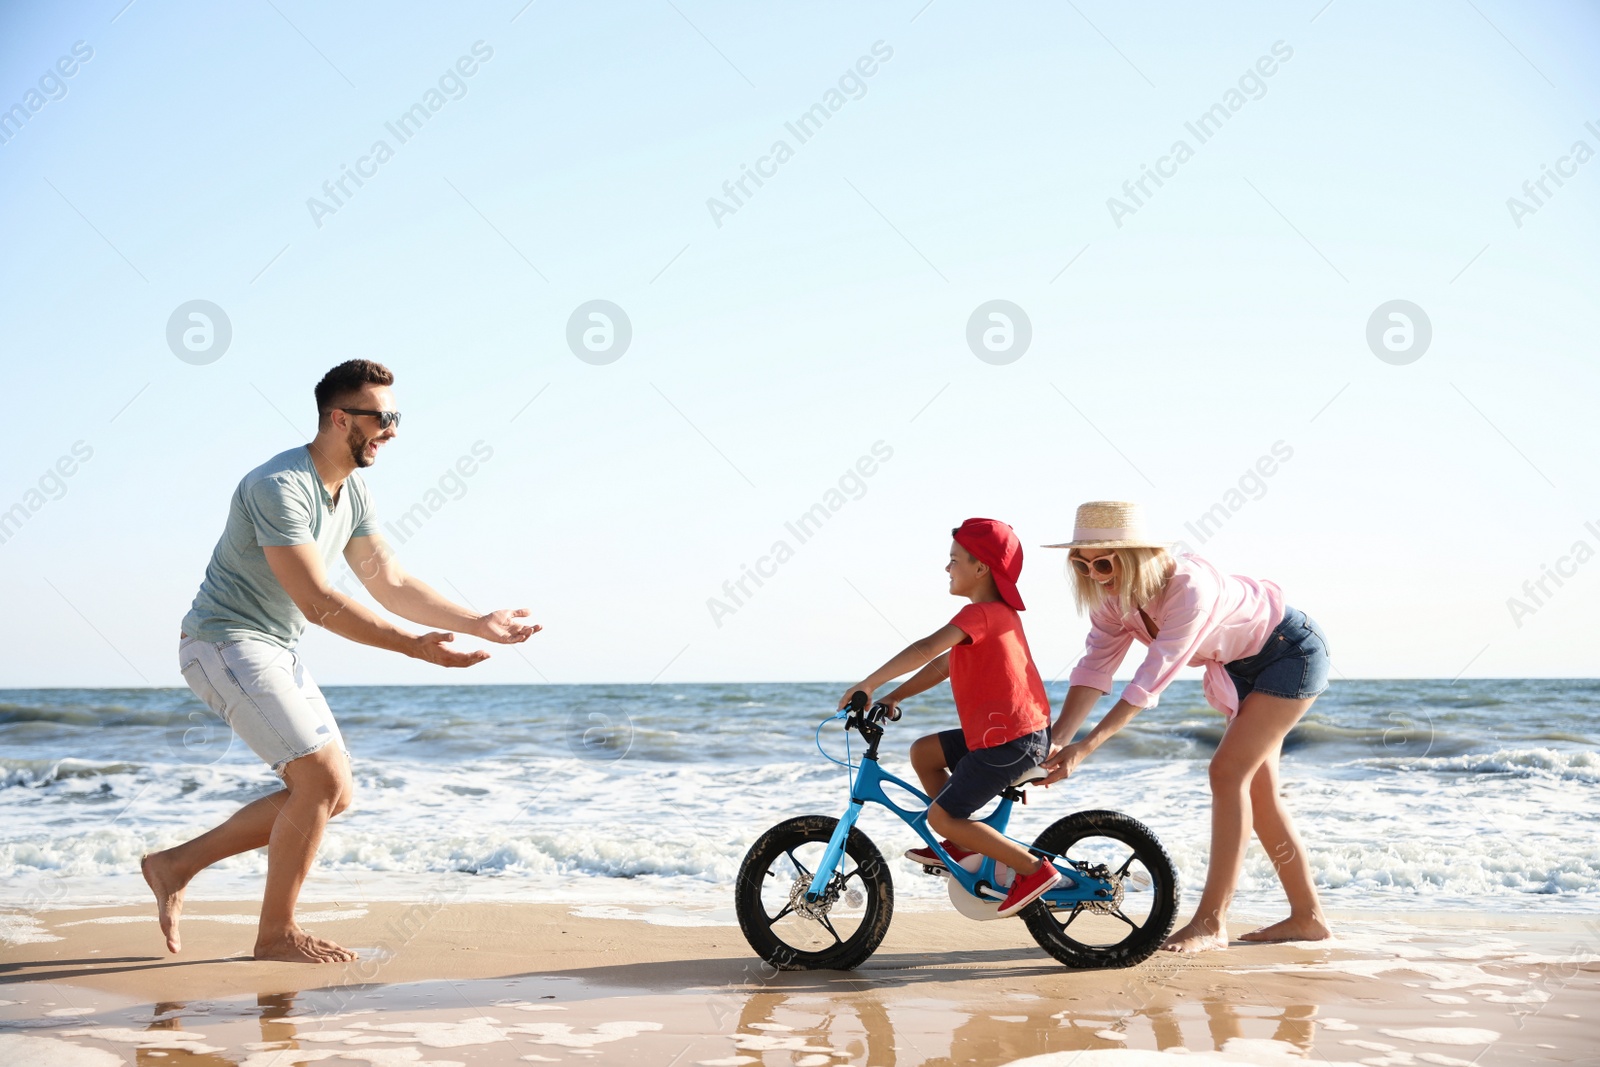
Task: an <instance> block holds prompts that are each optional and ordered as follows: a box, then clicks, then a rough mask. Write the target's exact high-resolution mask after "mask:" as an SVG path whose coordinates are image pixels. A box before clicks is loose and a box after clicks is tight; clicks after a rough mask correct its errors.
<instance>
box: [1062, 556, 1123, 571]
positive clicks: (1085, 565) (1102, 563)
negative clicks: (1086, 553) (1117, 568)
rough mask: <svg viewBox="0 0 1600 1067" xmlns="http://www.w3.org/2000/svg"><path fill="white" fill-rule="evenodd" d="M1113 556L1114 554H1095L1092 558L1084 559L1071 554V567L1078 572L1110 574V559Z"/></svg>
mask: <svg viewBox="0 0 1600 1067" xmlns="http://www.w3.org/2000/svg"><path fill="white" fill-rule="evenodd" d="M1114 558H1115V557H1114V556H1097V557H1095V558H1094V559H1084V558H1083V557H1082V556H1073V557H1072V569H1073V570H1075V571H1077V572H1078V573H1079V574H1088V573H1089V572H1090V571H1093V572H1094V573H1095V574H1102V575H1104V574H1110V573H1111V570H1112V562H1111V561H1112V560H1113V559H1114Z"/></svg>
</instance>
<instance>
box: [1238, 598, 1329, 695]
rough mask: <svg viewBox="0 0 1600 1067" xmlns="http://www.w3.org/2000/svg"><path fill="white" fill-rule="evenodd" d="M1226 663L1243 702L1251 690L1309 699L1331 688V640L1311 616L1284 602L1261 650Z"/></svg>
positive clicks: (1252, 691)
mask: <svg viewBox="0 0 1600 1067" xmlns="http://www.w3.org/2000/svg"><path fill="white" fill-rule="evenodd" d="M1224 666H1225V667H1226V668H1227V670H1228V676H1229V677H1231V678H1232V679H1233V684H1234V686H1235V687H1236V688H1237V689H1238V690H1239V700H1240V702H1241V703H1242V702H1243V701H1244V698H1245V697H1247V696H1249V695H1250V694H1251V693H1265V694H1266V695H1267V696H1273V697H1283V698H1285V699H1287V700H1307V699H1309V698H1311V697H1314V696H1316V695H1317V694H1318V693H1321V692H1322V691H1323V690H1324V689H1326V688H1328V668H1329V667H1330V666H1331V661H1330V660H1329V658H1328V639H1327V637H1326V636H1325V635H1324V634H1323V632H1322V627H1320V626H1318V625H1317V624H1316V622H1315V620H1313V619H1312V618H1311V617H1310V616H1309V615H1307V614H1306V613H1305V612H1303V611H1298V610H1296V609H1295V608H1291V607H1289V606H1288V605H1287V604H1285V605H1284V607H1283V621H1282V622H1280V623H1279V624H1278V627H1277V629H1275V630H1273V631H1272V633H1271V634H1269V635H1268V636H1267V641H1266V644H1264V645H1262V646H1261V651H1260V652H1257V653H1256V654H1255V655H1253V656H1246V657H1245V658H1244V659H1236V660H1234V661H1233V662H1232V663H1227V664H1224Z"/></svg>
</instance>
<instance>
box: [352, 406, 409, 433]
mask: <svg viewBox="0 0 1600 1067" xmlns="http://www.w3.org/2000/svg"><path fill="white" fill-rule="evenodd" d="M339 410H340V411H342V412H344V413H345V414H346V415H371V416H372V417H373V418H375V419H377V420H378V429H380V430H387V429H388V428H389V427H391V426H399V425H400V413H399V412H398V411H369V410H368V409H366V408H340V409H339Z"/></svg>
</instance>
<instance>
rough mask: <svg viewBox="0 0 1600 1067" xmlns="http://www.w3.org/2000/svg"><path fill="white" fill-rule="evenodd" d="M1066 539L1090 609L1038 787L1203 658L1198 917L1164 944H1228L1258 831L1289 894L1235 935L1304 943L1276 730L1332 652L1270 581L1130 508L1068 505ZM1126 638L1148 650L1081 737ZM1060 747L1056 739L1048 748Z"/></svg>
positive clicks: (1309, 913)
mask: <svg viewBox="0 0 1600 1067" xmlns="http://www.w3.org/2000/svg"><path fill="white" fill-rule="evenodd" d="M1045 547H1046V548H1065V549H1069V550H1070V552H1069V559H1070V561H1071V564H1072V569H1073V578H1074V580H1075V586H1074V592H1075V593H1076V597H1077V602H1078V610H1079V611H1084V610H1088V612H1089V623H1090V630H1089V638H1088V648H1087V651H1086V652H1085V654H1084V657H1083V659H1082V660H1080V661H1079V663H1078V666H1077V669H1075V670H1074V671H1073V672H1072V678H1071V681H1072V687H1071V688H1070V689H1069V690H1068V691H1067V698H1066V700H1065V701H1063V702H1062V705H1061V717H1060V718H1058V719H1057V720H1056V723H1055V725H1054V727H1052V728H1051V731H1050V741H1051V754H1050V757H1049V759H1047V760H1046V761H1045V764H1044V766H1045V769H1046V770H1048V771H1049V772H1050V776H1049V777H1048V778H1047V779H1045V781H1046V783H1047V784H1048V783H1050V782H1056V781H1060V780H1061V779H1063V778H1065V777H1067V776H1068V775H1070V774H1071V773H1072V772H1073V770H1074V769H1075V768H1076V767H1077V766H1078V764H1080V763H1082V762H1083V761H1084V759H1086V758H1087V757H1088V755H1089V754H1090V753H1091V752H1093V751H1094V750H1095V749H1097V748H1099V747H1100V746H1101V745H1103V744H1105V742H1106V740H1107V739H1108V738H1110V737H1111V735H1112V734H1114V733H1116V732H1117V731H1118V730H1120V729H1122V728H1123V727H1124V726H1126V725H1127V724H1128V722H1129V721H1130V720H1132V718H1133V717H1134V716H1135V715H1137V714H1138V713H1139V711H1140V709H1142V708H1148V707H1154V706H1155V703H1156V700H1157V699H1158V697H1159V696H1160V694H1161V691H1162V690H1163V689H1165V688H1166V687H1167V686H1168V685H1169V684H1170V683H1171V682H1172V680H1173V678H1175V677H1176V676H1177V673H1178V670H1179V669H1180V668H1182V667H1184V666H1185V665H1188V666H1193V667H1204V668H1205V672H1206V673H1205V695H1206V700H1207V702H1209V703H1210V704H1211V706H1212V707H1214V708H1216V709H1217V710H1218V711H1220V712H1222V713H1223V714H1224V715H1226V716H1227V717H1228V725H1227V729H1226V730H1225V731H1224V732H1223V735H1222V742H1221V743H1220V744H1219V745H1218V746H1217V751H1216V754H1215V755H1213V756H1212V757H1211V796H1212V809H1211V865H1210V867H1209V869H1208V870H1207V871H1206V886H1205V890H1204V891H1203V892H1202V893H1201V895H1200V905H1199V907H1197V908H1196V909H1195V914H1194V918H1192V919H1190V920H1189V922H1188V924H1187V925H1186V926H1184V927H1183V928H1182V929H1180V930H1178V931H1177V932H1176V933H1174V934H1173V935H1172V936H1171V937H1169V938H1168V939H1167V941H1166V944H1164V945H1163V946H1162V947H1163V948H1165V949H1168V950H1170V951H1173V952H1203V951H1205V950H1207V949H1213V948H1226V947H1227V944H1228V928H1227V923H1226V920H1227V914H1228V906H1229V905H1230V904H1231V903H1232V901H1233V894H1234V890H1235V889H1236V888H1237V887H1238V883H1239V872H1240V869H1241V868H1242V867H1243V865H1244V852H1245V845H1246V844H1247V843H1248V842H1249V839H1250V828H1251V826H1252V825H1253V826H1254V827H1255V832H1256V836H1257V837H1258V838H1259V839H1260V840H1261V844H1262V846H1263V847H1264V848H1265V849H1266V851H1267V855H1268V856H1269V857H1270V858H1271V859H1272V863H1273V866H1274V867H1275V868H1276V869H1277V872H1278V880H1279V881H1280V882H1282V883H1283V889H1284V892H1285V893H1286V894H1288V897H1289V917H1288V918H1287V919H1284V920H1283V921H1281V922H1277V923H1273V924H1272V925H1271V926H1266V927H1263V928H1262V929H1259V930H1255V931H1252V932H1251V933H1247V934H1245V935H1243V937H1242V940H1245V941H1314V940H1321V939H1323V938H1326V937H1328V936H1330V935H1329V931H1328V926H1327V922H1326V920H1325V918H1324V916H1323V914H1322V905H1321V903H1320V902H1319V901H1318V899H1317V890H1316V886H1315V885H1314V884H1313V882H1312V878H1311V864H1310V861H1309V860H1308V859H1307V858H1306V853H1305V847H1304V846H1303V845H1302V844H1301V842H1300V837H1299V835H1298V834H1296V833H1295V829H1294V824H1293V823H1292V822H1291V821H1290V818H1289V812H1288V809H1287V808H1285V807H1284V805H1283V801H1282V800H1281V799H1280V798H1279V796H1278V760H1279V757H1280V756H1282V754H1283V739H1284V737H1285V736H1286V735H1287V734H1288V733H1289V731H1290V730H1291V729H1293V728H1294V724H1295V723H1297V722H1299V721H1300V718H1301V716H1303V715H1304V714H1305V713H1306V709H1307V708H1309V707H1311V705H1312V703H1313V702H1314V701H1315V700H1316V698H1317V694H1319V693H1321V692H1322V691H1323V690H1324V689H1326V688H1327V687H1328V649H1327V642H1326V639H1325V638H1324V637H1323V634H1322V631H1321V629H1320V628H1318V626H1317V624H1316V623H1314V622H1312V621H1311V619H1309V618H1307V617H1306V615H1305V614H1304V613H1303V612H1300V611H1297V610H1295V609H1294V608H1291V607H1288V606H1287V605H1285V604H1284V602H1283V592H1282V590H1280V589H1279V588H1278V587H1277V586H1276V585H1275V584H1273V583H1272V582H1268V581H1261V580H1258V579H1254V578H1246V577H1243V576H1240V575H1228V574H1223V573H1222V572H1221V571H1219V570H1217V568H1215V567H1213V566H1212V565H1211V564H1210V563H1207V562H1206V561H1205V560H1203V559H1200V558H1199V557H1197V556H1182V557H1178V558H1174V557H1173V556H1172V555H1171V554H1170V553H1169V552H1168V551H1167V545H1165V544H1163V543H1161V542H1157V541H1152V540H1150V539H1149V537H1148V536H1146V534H1145V533H1144V524H1143V521H1142V518H1141V516H1140V513H1139V509H1138V506H1137V505H1135V504H1128V503H1122V502H1117V501H1097V502H1094V503H1089V504H1084V505H1083V506H1082V507H1080V508H1079V509H1078V514H1077V520H1076V529H1075V530H1074V532H1073V539H1072V540H1071V541H1069V542H1067V543H1066V544H1060V545H1046V546H1045ZM1134 641H1138V642H1140V643H1141V644H1144V645H1148V646H1149V648H1150V651H1149V652H1148V653H1147V654H1146V655H1145V658H1144V662H1143V663H1142V664H1141V665H1140V666H1139V669H1138V670H1137V671H1136V672H1135V673H1134V676H1133V680H1132V681H1131V682H1129V683H1128V684H1127V685H1126V686H1124V687H1123V690H1122V696H1121V698H1120V699H1119V700H1118V701H1117V703H1116V706H1114V707H1113V708H1112V709H1111V711H1110V712H1109V713H1107V714H1106V716H1105V718H1103V719H1101V720H1100V723H1099V725H1097V726H1096V727H1095V728H1094V729H1093V730H1091V731H1089V733H1088V735H1087V736H1085V737H1084V738H1083V740H1081V741H1078V742H1076V743H1074V742H1073V741H1072V738H1073V737H1074V735H1076V734H1077V732H1078V728H1079V727H1080V726H1082V725H1083V723H1084V720H1086V719H1087V718H1088V717H1089V712H1090V710H1091V709H1092V708H1093V707H1094V704H1095V701H1097V700H1099V699H1100V696H1101V694H1102V693H1109V692H1110V691H1111V674H1112V672H1113V671H1115V670H1116V669H1117V666H1118V665H1119V664H1120V663H1121V662H1122V658H1123V655H1124V654H1125V653H1126V652H1127V651H1128V647H1129V645H1131V644H1132V643H1133V642H1134ZM1057 746H1059V747H1057Z"/></svg>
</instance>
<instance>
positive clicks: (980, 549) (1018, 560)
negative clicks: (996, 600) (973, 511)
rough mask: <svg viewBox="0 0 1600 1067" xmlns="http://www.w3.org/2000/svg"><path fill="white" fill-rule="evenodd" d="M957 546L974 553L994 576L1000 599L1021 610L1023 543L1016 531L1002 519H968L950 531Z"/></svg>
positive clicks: (975, 557)
mask: <svg viewBox="0 0 1600 1067" xmlns="http://www.w3.org/2000/svg"><path fill="white" fill-rule="evenodd" d="M950 534H951V536H953V537H954V538H955V541H956V544H958V545H960V546H961V547H962V548H964V549H966V550H967V551H968V552H970V553H971V554H972V558H973V559H976V560H977V561H978V562H979V563H982V564H984V565H985V566H987V567H988V568H989V573H990V574H992V575H993V576H994V587H995V589H996V591H998V592H999V594H1000V599H1001V600H1004V601H1005V602H1006V603H1007V604H1010V605H1011V606H1012V607H1013V608H1016V609H1017V610H1018V611H1022V610H1024V609H1023V605H1022V594H1020V593H1018V592H1017V579H1018V578H1020V577H1021V576H1022V542H1020V541H1018V540H1017V534H1016V531H1015V530H1013V529H1012V528H1011V527H1009V526H1007V525H1006V524H1005V523H1003V522H1001V521H1000V520H999V519H968V520H967V521H966V522H964V523H962V524H961V525H960V526H959V527H957V528H956V529H954V530H951V531H950Z"/></svg>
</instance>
